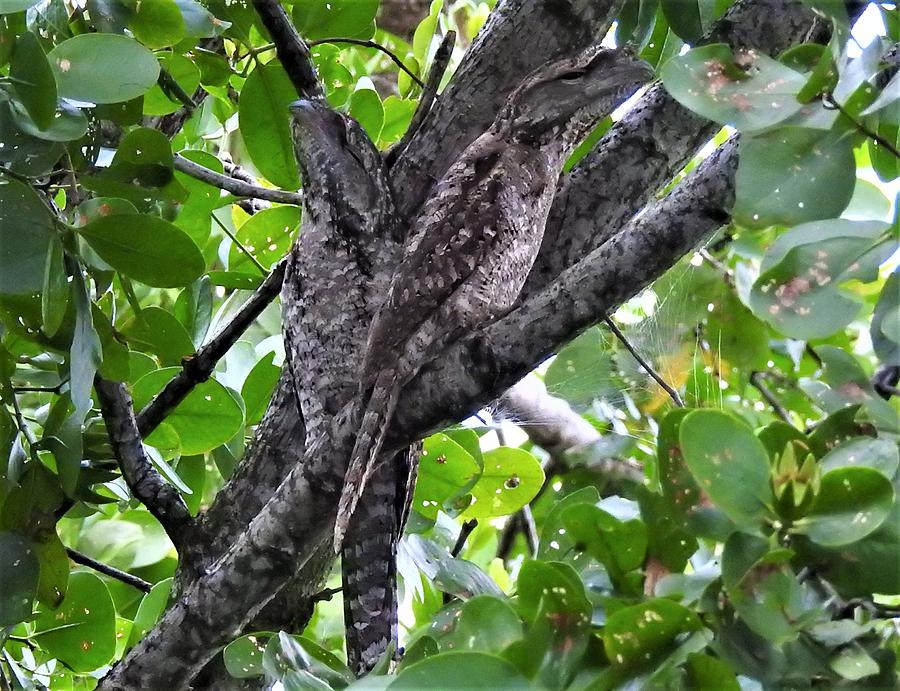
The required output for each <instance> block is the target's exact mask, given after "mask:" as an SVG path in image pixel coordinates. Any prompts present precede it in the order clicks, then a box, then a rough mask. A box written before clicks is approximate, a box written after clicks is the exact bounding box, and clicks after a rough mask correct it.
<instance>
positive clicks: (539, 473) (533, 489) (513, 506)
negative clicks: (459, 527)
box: [463, 446, 544, 519]
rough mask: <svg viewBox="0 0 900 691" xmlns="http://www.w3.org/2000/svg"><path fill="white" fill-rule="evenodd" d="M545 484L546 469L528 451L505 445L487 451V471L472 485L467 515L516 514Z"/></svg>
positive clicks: (473, 516)
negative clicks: (470, 502) (470, 501)
mask: <svg viewBox="0 0 900 691" xmlns="http://www.w3.org/2000/svg"><path fill="white" fill-rule="evenodd" d="M543 484H544V471H543V469H542V468H541V464H540V463H539V462H538V460H537V459H536V458H535V457H534V456H533V455H532V454H530V453H528V452H527V451H523V450H522V449H513V448H510V447H506V446H502V447H500V448H497V449H492V450H491V451H487V452H485V453H484V470H483V472H482V474H481V477H480V478H478V481H477V482H476V483H475V485H474V486H473V487H472V489H471V492H472V504H471V505H470V506H469V507H468V508H467V509H466V510H465V511H464V512H463V515H464V516H466V517H467V518H478V519H483V518H490V517H492V516H507V515H509V514H513V513H515V512H516V511H518V510H519V509H521V508H522V507H523V506H525V505H526V504H528V503H529V502H530V501H531V500H532V499H534V497H535V495H536V494H537V493H538V492H539V491H540V489H541V487H542V486H543Z"/></svg>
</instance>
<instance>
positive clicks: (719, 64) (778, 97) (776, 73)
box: [660, 44, 806, 132]
mask: <svg viewBox="0 0 900 691" xmlns="http://www.w3.org/2000/svg"><path fill="white" fill-rule="evenodd" d="M660 76H661V77H662V80H663V84H665V86H666V89H667V90H668V91H669V93H670V94H672V96H673V97H674V98H675V99H676V100H677V101H678V102H679V103H681V105H683V106H685V107H686V108H690V109H691V110H693V111H694V112H695V113H698V114H700V115H703V116H704V117H707V118H709V119H710V120H714V121H716V122H720V123H722V124H723V125H726V124H727V125H733V126H734V127H736V128H738V129H740V130H741V131H745V132H750V131H754V130H762V129H766V128H768V127H771V126H772V125H774V124H776V123H778V122H781V121H782V120H785V119H786V118H788V117H790V116H791V115H793V114H794V113H796V112H797V111H798V110H799V109H800V103H799V102H798V101H797V98H796V94H797V92H798V91H799V90H800V89H801V88H802V87H803V85H804V83H805V82H806V80H805V79H804V77H803V76H802V75H801V74H799V73H798V72H795V71H794V70H792V69H790V68H789V67H786V66H785V65H782V64H781V63H780V62H777V61H775V60H773V59H772V58H770V57H768V56H766V55H765V54H763V53H761V52H759V51H749V50H747V51H744V50H739V51H736V52H735V53H734V54H732V50H731V48H730V47H729V46H727V45H725V44H713V45H709V46H703V47H702V48H694V49H693V50H690V51H688V52H687V53H685V54H684V55H680V56H678V57H675V58H672V59H671V60H669V62H667V63H666V64H665V65H664V66H663V68H662V70H661V72H660Z"/></svg>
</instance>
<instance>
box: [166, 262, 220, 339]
mask: <svg viewBox="0 0 900 691" xmlns="http://www.w3.org/2000/svg"><path fill="white" fill-rule="evenodd" d="M212 301H213V296H212V287H211V286H210V281H209V278H208V277H207V276H202V277H200V278H199V279H197V280H196V281H194V282H193V283H191V284H190V285H189V286H188V287H187V288H185V289H184V290H182V291H181V292H180V293H179V294H178V298H177V299H176V300H175V310H174V314H175V317H176V318H177V319H178V321H179V322H181V324H182V326H184V328H185V330H186V331H187V332H188V334H189V335H190V337H191V340H192V341H193V342H194V346H195V347H197V348H199V347H200V346H201V345H202V344H203V339H205V338H206V332H207V331H208V330H209V323H210V321H211V319H212Z"/></svg>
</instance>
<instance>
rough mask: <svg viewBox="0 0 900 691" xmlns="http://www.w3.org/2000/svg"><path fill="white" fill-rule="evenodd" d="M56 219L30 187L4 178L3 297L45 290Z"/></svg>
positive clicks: (0, 180) (0, 193) (0, 233)
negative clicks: (4, 294)
mask: <svg viewBox="0 0 900 691" xmlns="http://www.w3.org/2000/svg"><path fill="white" fill-rule="evenodd" d="M52 233H53V217H52V216H51V214H50V210H49V209H48V208H47V206H46V205H45V204H44V202H43V201H41V198H40V197H39V196H38V194H37V192H35V191H34V190H33V189H32V188H31V187H30V186H28V185H26V184H25V183H22V182H19V181H18V180H13V179H12V178H9V177H5V176H0V293H13V294H22V293H29V292H33V291H39V290H41V287H42V285H43V282H44V280H43V279H44V267H45V266H46V263H47V249H48V246H49V244H50V238H51V235H52Z"/></svg>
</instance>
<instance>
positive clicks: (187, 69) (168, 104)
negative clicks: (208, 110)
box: [144, 3, 200, 115]
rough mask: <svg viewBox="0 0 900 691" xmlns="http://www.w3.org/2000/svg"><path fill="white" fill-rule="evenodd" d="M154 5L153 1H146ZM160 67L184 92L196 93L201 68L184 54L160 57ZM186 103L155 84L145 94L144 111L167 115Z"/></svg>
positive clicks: (150, 113) (149, 113) (148, 113)
mask: <svg viewBox="0 0 900 691" xmlns="http://www.w3.org/2000/svg"><path fill="white" fill-rule="evenodd" d="M144 4H145V5H152V4H153V3H144ZM160 67H161V68H162V69H163V70H165V71H166V72H168V73H169V76H171V77H172V79H174V80H175V83H176V84H178V86H180V87H181V89H182V91H184V93H186V94H188V95H189V96H190V95H192V94H193V93H194V91H195V90H196V88H197V86H198V85H199V84H200V69H199V68H198V67H197V66H196V65H195V64H194V61H193V60H190V59H188V58H186V57H184V56H183V55H179V54H178V53H173V54H172V55H166V56H164V57H162V58H160ZM183 105H184V104H183V103H181V101H176V100H173V99H171V98H169V97H168V96H167V95H166V94H165V92H163V90H162V87H160V86H159V84H155V85H154V86H153V88H152V89H150V91H148V92H147V93H146V94H145V95H144V113H145V114H146V115H167V114H169V113H174V112H175V111H176V110H178V109H179V108H181V107H182V106H183Z"/></svg>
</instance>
